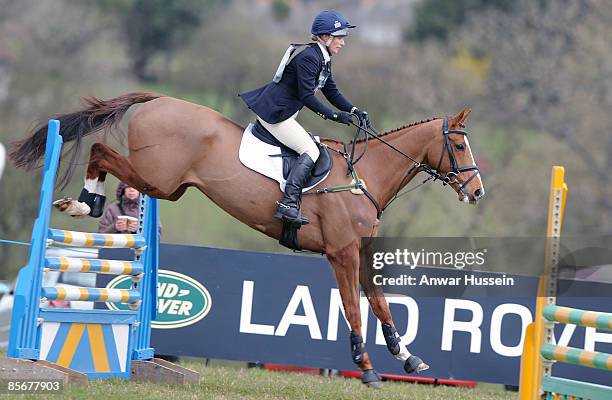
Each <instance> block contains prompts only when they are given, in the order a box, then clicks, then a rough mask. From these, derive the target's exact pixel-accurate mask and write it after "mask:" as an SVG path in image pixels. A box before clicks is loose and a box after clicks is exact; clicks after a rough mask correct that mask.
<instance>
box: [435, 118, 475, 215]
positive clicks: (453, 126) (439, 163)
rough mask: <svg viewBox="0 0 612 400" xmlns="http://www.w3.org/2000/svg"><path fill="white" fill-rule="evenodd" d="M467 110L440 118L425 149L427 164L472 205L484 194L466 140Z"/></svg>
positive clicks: (461, 198) (460, 198)
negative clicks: (426, 149) (437, 126)
mask: <svg viewBox="0 0 612 400" xmlns="http://www.w3.org/2000/svg"><path fill="white" fill-rule="evenodd" d="M470 112H471V110H470V109H467V108H466V109H465V110H463V111H461V112H460V113H458V114H457V115H455V116H453V117H448V118H444V120H443V122H442V129H441V130H440V131H438V132H436V133H435V135H436V136H435V140H434V141H433V142H432V145H431V146H429V149H428V151H427V160H428V161H429V165H430V166H431V167H432V168H435V170H437V171H438V173H439V174H440V175H442V177H443V179H444V181H445V182H446V183H447V184H448V185H450V186H451V187H452V188H453V189H454V190H455V191H456V192H457V194H458V195H459V201H463V202H466V203H467V202H469V203H470V204H475V203H476V202H477V201H478V200H479V199H481V198H482V197H483V196H484V194H485V191H484V186H483V184H482V179H481V178H480V173H479V171H478V166H476V162H475V161H474V156H473V155H472V150H471V149H470V144H469V142H468V138H467V133H466V132H465V131H464V130H463V129H464V128H465V121H466V120H467V118H468V116H469V115H470Z"/></svg>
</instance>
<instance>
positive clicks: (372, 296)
mask: <svg viewBox="0 0 612 400" xmlns="http://www.w3.org/2000/svg"><path fill="white" fill-rule="evenodd" d="M368 251H372V248H371V243H370V244H365V245H364V246H363V248H362V251H361V253H360V266H359V281H360V283H361V287H362V288H363V291H364V292H365V294H366V296H367V298H368V301H369V303H370V307H371V308H372V312H373V313H374V315H376V318H378V320H379V321H380V323H381V324H382V331H383V336H384V337H385V342H386V343H387V349H388V350H389V351H390V352H391V354H393V355H394V356H395V358H396V359H398V360H401V361H404V370H405V371H406V372H407V373H409V374H410V373H413V372H420V371H424V370H426V369H428V368H429V365H427V364H425V363H424V362H423V360H421V359H420V358H419V357H417V356H415V355H412V354H410V352H409V351H408V348H407V346H406V344H405V343H402V338H401V337H400V335H399V334H398V333H397V330H396V329H395V324H394V323H393V318H392V316H391V310H389V304H387V300H386V299H385V294H384V292H383V290H382V288H381V287H380V286H377V285H375V284H374V269H373V268H372V266H371V265H370V264H369V263H368V262H367V259H368V257H367V252H368ZM369 259H371V257H370V258H369Z"/></svg>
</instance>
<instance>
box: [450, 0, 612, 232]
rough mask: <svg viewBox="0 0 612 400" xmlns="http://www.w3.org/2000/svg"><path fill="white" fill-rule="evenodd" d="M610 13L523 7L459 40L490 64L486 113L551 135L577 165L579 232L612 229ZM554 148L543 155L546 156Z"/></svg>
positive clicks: (571, 5) (584, 6)
mask: <svg viewBox="0 0 612 400" xmlns="http://www.w3.org/2000/svg"><path fill="white" fill-rule="evenodd" d="M611 20H612V10H611V9H610V7H609V5H608V4H606V3H605V2H602V1H597V0H579V1H576V0H559V1H554V2H552V1H538V2H534V1H528V0H521V1H519V2H517V6H516V7H515V11H514V12H513V14H512V15H511V17H508V15H507V14H504V13H502V12H499V11H498V10H487V11H484V12H482V13H480V14H479V15H474V16H473V18H472V19H470V21H469V28H468V26H466V27H465V29H463V30H462V33H461V34H460V35H457V42H460V43H461V44H462V45H467V46H470V47H471V48H473V49H474V50H475V51H476V52H480V53H486V54H487V55H488V56H489V57H490V59H491V60H492V64H491V67H490V72H489V77H488V82H487V86H488V94H487V98H488V101H487V102H485V103H484V105H485V107H486V108H487V112H486V114H487V115H488V116H489V118H491V119H492V120H494V121H497V123H498V124H501V125H506V126H514V127H515V128H516V129H519V128H520V127H521V126H523V127H527V128H529V129H535V130H537V131H540V132H545V133H546V134H547V135H549V137H550V138H552V139H554V140H553V141H550V142H552V143H553V144H556V145H558V146H559V147H560V148H561V149H562V150H559V149H557V150H556V151H557V152H561V151H563V152H564V156H563V157H562V158H561V157H559V159H558V161H556V162H559V163H561V164H567V163H572V164H573V168H572V176H573V177H574V179H576V180H575V186H574V187H573V190H572V191H573V192H574V193H580V200H581V206H580V207H579V208H577V209H576V210H575V213H576V214H574V216H572V217H569V218H567V220H568V221H569V222H570V223H575V224H576V226H577V228H576V231H579V232H585V231H593V230H599V231H601V232H603V233H605V232H609V231H610V229H612V218H610V217H609V216H610V213H611V211H612V199H611V197H612V190H611V189H610V188H611V187H612V176H611V175H610V173H609V171H610V170H611V169H612V135H610V132H611V131H612V118H611V117H610V110H612V79H611V77H612V58H611V57H610V54H611V50H612V48H611V47H610V43H612V31H610V29H609V22H610V21H611ZM554 151H555V150H552V151H551V150H549V149H546V148H543V149H541V152H542V154H543V155H546V154H547V153H548V154H552V153H553V152H554Z"/></svg>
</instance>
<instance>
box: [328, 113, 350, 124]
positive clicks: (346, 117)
mask: <svg viewBox="0 0 612 400" xmlns="http://www.w3.org/2000/svg"><path fill="white" fill-rule="evenodd" d="M331 120H332V121H336V122H339V123H341V124H346V125H350V124H351V113H348V112H346V111H338V112H335V113H333V114H332V116H331Z"/></svg>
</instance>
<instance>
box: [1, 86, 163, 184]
mask: <svg viewBox="0 0 612 400" xmlns="http://www.w3.org/2000/svg"><path fill="white" fill-rule="evenodd" d="M158 97H162V95H160V94H155V93H128V94H124V95H122V96H119V97H115V98H114V99H110V100H100V99H98V98H95V97H88V98H83V101H84V103H85V105H86V108H84V109H83V110H80V111H76V112H73V113H69V114H63V115H56V116H55V118H56V119H58V120H59V121H60V135H61V136H62V138H63V140H64V143H66V142H71V141H74V145H73V146H72V147H71V148H70V149H69V150H67V151H66V152H64V155H66V154H68V153H72V157H71V159H70V163H69V166H68V168H67V169H66V171H65V172H64V174H63V176H62V177H61V179H60V185H61V186H62V188H63V187H65V186H66V184H67V183H68V182H69V181H70V178H71V177H72V175H73V173H74V167H75V165H76V163H77V162H78V158H79V149H80V147H81V140H82V139H83V137H84V136H87V135H89V134H92V133H95V132H99V131H101V130H104V131H105V132H107V131H108V130H109V128H113V127H116V126H117V125H118V124H119V122H120V121H121V118H122V117H123V115H124V114H125V113H126V112H127V110H128V108H130V106H132V105H134V104H137V103H146V102H147V101H151V100H154V99H157V98H158ZM46 141H47V124H46V123H45V124H41V125H39V126H37V127H36V128H34V129H33V131H32V133H31V134H30V136H28V137H27V138H25V139H23V140H19V141H16V142H13V143H12V147H11V151H10V155H9V156H10V159H11V160H12V161H13V163H14V164H15V166H16V167H18V168H25V169H26V170H27V171H30V170H32V169H33V168H35V167H36V166H37V165H38V161H39V160H40V159H41V158H42V157H43V156H44V154H45V146H46Z"/></svg>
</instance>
